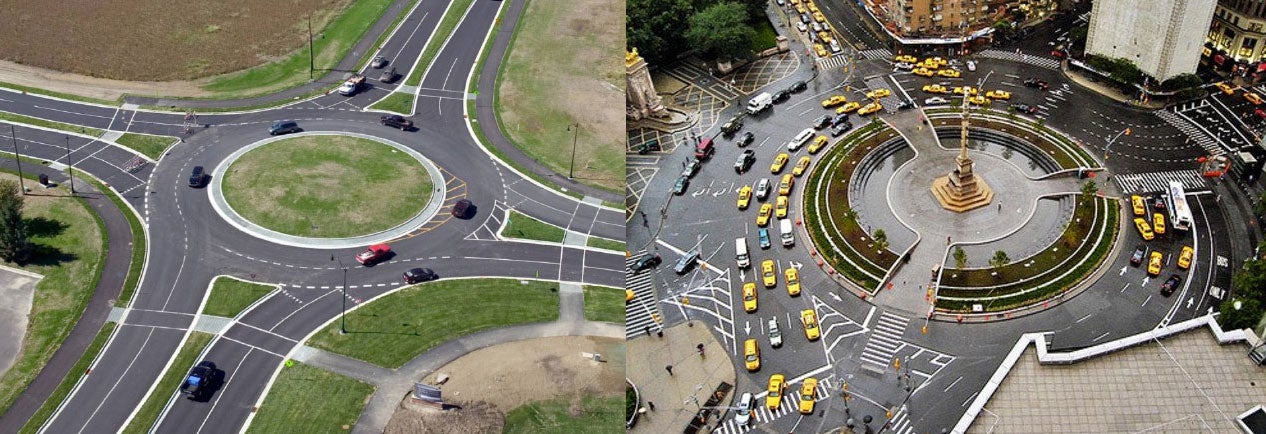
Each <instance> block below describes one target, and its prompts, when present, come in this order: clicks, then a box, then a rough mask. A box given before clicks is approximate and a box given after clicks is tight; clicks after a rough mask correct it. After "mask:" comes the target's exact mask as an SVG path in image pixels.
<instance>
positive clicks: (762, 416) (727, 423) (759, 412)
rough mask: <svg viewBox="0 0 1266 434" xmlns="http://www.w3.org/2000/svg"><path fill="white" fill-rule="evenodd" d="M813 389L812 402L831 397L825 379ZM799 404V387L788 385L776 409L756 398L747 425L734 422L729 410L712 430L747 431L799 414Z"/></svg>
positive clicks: (729, 433)
mask: <svg viewBox="0 0 1266 434" xmlns="http://www.w3.org/2000/svg"><path fill="white" fill-rule="evenodd" d="M792 389H794V390H792ZM814 390H815V392H814V396H813V402H822V401H824V400H827V399H830V398H831V389H830V387H828V385H827V384H826V380H822V381H819V382H818V386H817V387H815V388H814ZM762 396H763V394H762ZM799 405H800V388H799V387H796V386H791V385H788V386H787V392H786V393H784V394H783V397H782V402H781V403H780V405H779V406H778V409H777V410H774V411H770V410H769V407H767V406H766V405H765V400H764V398H760V399H757V400H756V408H754V409H752V420H751V422H750V423H749V424H748V425H746V426H742V425H739V424H738V423H737V422H735V421H734V417H733V415H734V414H735V413H734V412H732V411H731V412H727V413H725V415H726V416H727V417H726V418H725V420H724V421H722V422H721V423H720V424H719V425H717V428H716V430H715V431H713V432H714V433H720V434H736V433H743V432H747V431H749V430H752V429H754V428H755V425H757V424H762V423H769V422H773V421H774V420H776V419H778V418H780V417H783V416H786V415H788V414H799ZM814 408H815V411H816V408H817V406H816V405H815V406H814Z"/></svg>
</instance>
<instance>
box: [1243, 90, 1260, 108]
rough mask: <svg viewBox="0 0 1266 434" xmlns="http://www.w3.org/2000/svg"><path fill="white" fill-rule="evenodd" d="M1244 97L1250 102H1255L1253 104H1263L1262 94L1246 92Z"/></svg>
mask: <svg viewBox="0 0 1266 434" xmlns="http://www.w3.org/2000/svg"><path fill="white" fill-rule="evenodd" d="M1244 99H1246V100H1248V102H1251V103H1253V105H1262V96H1261V95H1258V94H1256V93H1253V92H1244Z"/></svg>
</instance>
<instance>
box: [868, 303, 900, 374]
mask: <svg viewBox="0 0 1266 434" xmlns="http://www.w3.org/2000/svg"><path fill="white" fill-rule="evenodd" d="M909 324H910V319H909V318H902V317H900V316H897V315H894V314H891V313H888V312H883V313H881V314H880V315H879V321H878V322H876V323H875V328H874V333H871V335H870V339H869V340H867V341H866V348H865V349H863V350H862V355H861V360H862V361H863V362H868V363H873V364H876V365H879V366H889V365H891V364H892V358H893V356H894V355H896V354H897V351H899V350H901V347H904V346H905V345H906V343H905V341H904V340H902V339H901V336H902V335H904V334H905V330H906V326H908V325H909Z"/></svg>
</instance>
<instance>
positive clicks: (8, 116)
mask: <svg viewBox="0 0 1266 434" xmlns="http://www.w3.org/2000/svg"><path fill="white" fill-rule="evenodd" d="M0 120H5V121H10V122H15V123H19V124H27V125H35V126H38V127H44V128H52V129H55V130H62V131H69V132H72V133H80V134H87V135H89V136H94V137H101V135H102V134H105V131H103V130H100V129H97V128H88V127H81V126H78V125H71V124H66V123H61V122H55V121H50V120H45V119H40V118H33V117H30V116H24V115H20V114H16V113H9V112H0Z"/></svg>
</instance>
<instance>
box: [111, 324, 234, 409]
mask: <svg viewBox="0 0 1266 434" xmlns="http://www.w3.org/2000/svg"><path fill="white" fill-rule="evenodd" d="M213 337H215V335H213V334H210V333H202V332H192V333H190V334H189V339H188V340H186V341H185V344H184V345H182V346H181V347H180V351H179V352H177V353H176V360H174V361H172V363H171V366H170V367H168V368H167V372H164V373H163V377H162V378H161V379H159V380H158V387H155V388H154V392H153V393H150V395H149V397H147V398H145V404H143V405H141V409H140V411H137V412H136V417H133V418H132V421H131V422H128V424H127V428H125V429H124V430H123V433H124V434H142V433H145V432H148V431H149V429H150V427H151V426H153V425H154V422H157V421H158V414H159V413H161V412H162V411H163V407H165V406H166V405H167V401H168V400H169V399H171V395H172V394H173V393H176V389H179V388H180V383H182V382H184V381H185V380H184V377H185V374H188V373H189V370H190V369H192V368H193V365H195V364H197V363H198V362H200V360H198V359H197V358H198V355H199V354H202V350H203V349H205V348H206V347H207V344H210V343H211V338H213ZM221 369H223V368H221Z"/></svg>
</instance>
